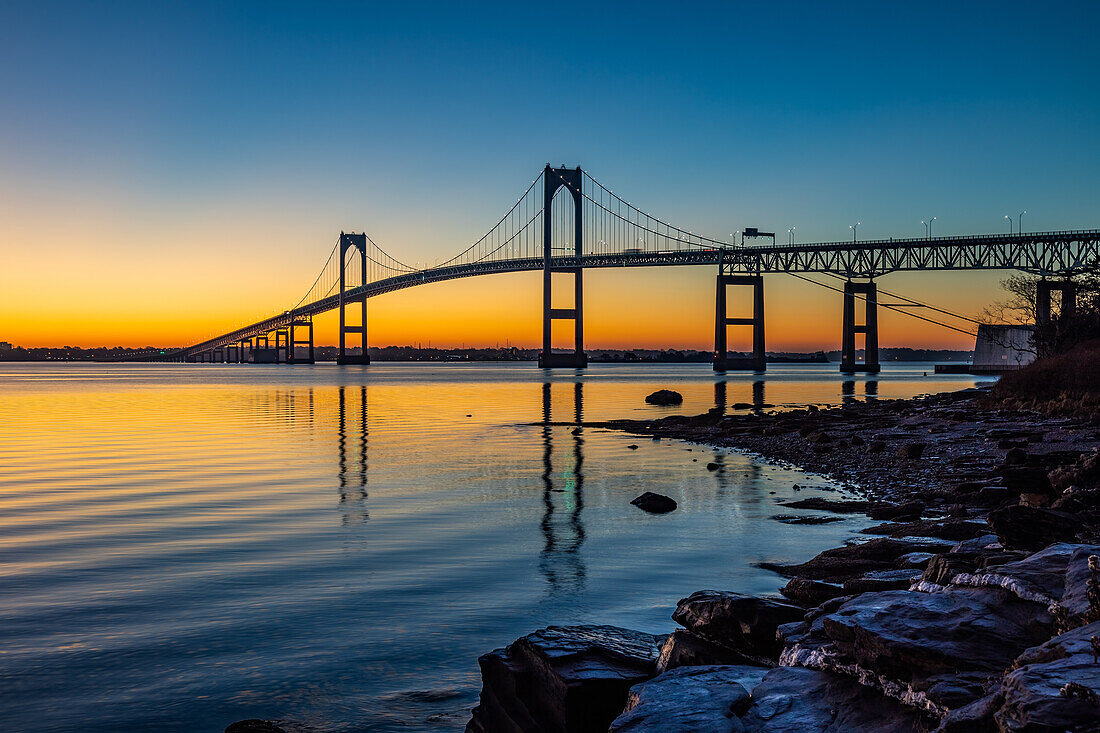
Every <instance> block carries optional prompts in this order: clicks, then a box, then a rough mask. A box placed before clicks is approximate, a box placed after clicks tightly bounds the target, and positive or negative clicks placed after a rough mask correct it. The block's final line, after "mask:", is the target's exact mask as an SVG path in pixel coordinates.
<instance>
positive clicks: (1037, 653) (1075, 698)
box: [994, 621, 1100, 733]
mask: <svg viewBox="0 0 1100 733" xmlns="http://www.w3.org/2000/svg"><path fill="white" fill-rule="evenodd" d="M1094 640H1100V621H1098V622H1095V623H1092V624H1089V625H1088V626H1082V627H1080V628H1078V629H1074V630H1073V631H1070V632H1067V633H1065V634H1062V635H1061V636H1056V637H1055V638H1053V639H1051V640H1050V641H1048V642H1046V643H1045V644H1042V645H1040V646H1038V647H1036V648H1034V649H1029V650H1027V651H1026V652H1024V653H1023V654H1022V655H1020V658H1019V659H1017V660H1016V665H1015V666H1016V668H1015V669H1014V670H1012V671H1011V672H1009V673H1008V674H1007V675H1006V676H1005V678H1004V681H1003V682H1002V684H1001V695H1002V696H1003V698H1004V704H1003V706H1002V707H1001V708H1000V710H998V711H997V712H996V714H995V715H994V717H995V719H996V721H997V724H998V726H999V727H1000V730H1001V731H1005V732H1006V733H1007V732H1008V731H1063V730H1065V731H1097V730H1100V664H1098V663H1097V656H1098V654H1100V641H1097V642H1094Z"/></svg>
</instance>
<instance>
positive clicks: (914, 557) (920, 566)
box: [897, 552, 935, 570]
mask: <svg viewBox="0 0 1100 733" xmlns="http://www.w3.org/2000/svg"><path fill="white" fill-rule="evenodd" d="M933 557H935V555H934V554H933V553H931V552H910V553H909V554H908V555H902V556H901V557H899V558H898V559H897V566H898V567H899V568H914V569H917V570H924V569H925V568H926V567H928V563H930V562H932V558H933Z"/></svg>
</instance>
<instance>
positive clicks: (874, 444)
mask: <svg viewBox="0 0 1100 733" xmlns="http://www.w3.org/2000/svg"><path fill="white" fill-rule="evenodd" d="M884 450H886V442H885V441H882V440H872V441H871V442H870V443H868V444H867V452H868V453H882V452H883V451H884Z"/></svg>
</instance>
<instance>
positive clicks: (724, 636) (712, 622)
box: [672, 590, 806, 659]
mask: <svg viewBox="0 0 1100 733" xmlns="http://www.w3.org/2000/svg"><path fill="white" fill-rule="evenodd" d="M805 613H806V611H805V609H803V608H799V607H798V606H794V605H791V604H789V603H784V602H783V601H777V600H772V599H769V598H757V597H755V596H747V595H743V594H741V593H734V592H732V591H716V590H701V591H696V592H695V593H692V594H691V595H690V596H688V597H687V598H684V599H683V600H681V601H680V602H679V603H678V604H676V611H675V612H674V613H673V614H672V620H673V621H675V622H676V623H678V624H680V625H681V626H683V627H684V628H686V629H688V630H690V631H693V632H695V633H696V634H699V635H701V636H706V637H708V638H711V639H715V640H718V641H721V642H722V643H724V644H726V645H728V646H731V647H733V648H734V649H737V650H738V651H741V652H743V653H745V654H748V655H752V656H757V657H764V658H769V659H776V658H778V657H779V652H780V650H781V646H780V644H779V642H778V640H777V639H776V636H775V630H776V627H777V626H779V625H780V624H785V623H790V622H792V621H801V620H802V616H803V615H804V614H805Z"/></svg>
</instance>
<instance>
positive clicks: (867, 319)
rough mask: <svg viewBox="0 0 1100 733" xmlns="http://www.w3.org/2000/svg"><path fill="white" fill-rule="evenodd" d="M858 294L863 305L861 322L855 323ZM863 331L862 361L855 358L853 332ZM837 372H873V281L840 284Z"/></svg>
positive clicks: (875, 354) (875, 294)
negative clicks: (841, 312) (841, 309)
mask: <svg viewBox="0 0 1100 733" xmlns="http://www.w3.org/2000/svg"><path fill="white" fill-rule="evenodd" d="M857 294H858V295H862V296H863V298H864V300H865V303H866V308H865V310H864V319H863V325H856V295H857ZM857 333H862V334H864V343H863V352H864V359H863V363H862V364H860V363H857V361H856V334H857ZM840 371H841V372H842V373H843V374H852V373H854V372H868V373H870V374H877V373H878V372H879V363H878V287H877V286H876V285H875V281H874V280H868V281H867V282H865V283H857V282H852V281H851V280H848V281H846V282H845V283H844V324H843V332H842V334H841V347H840Z"/></svg>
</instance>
